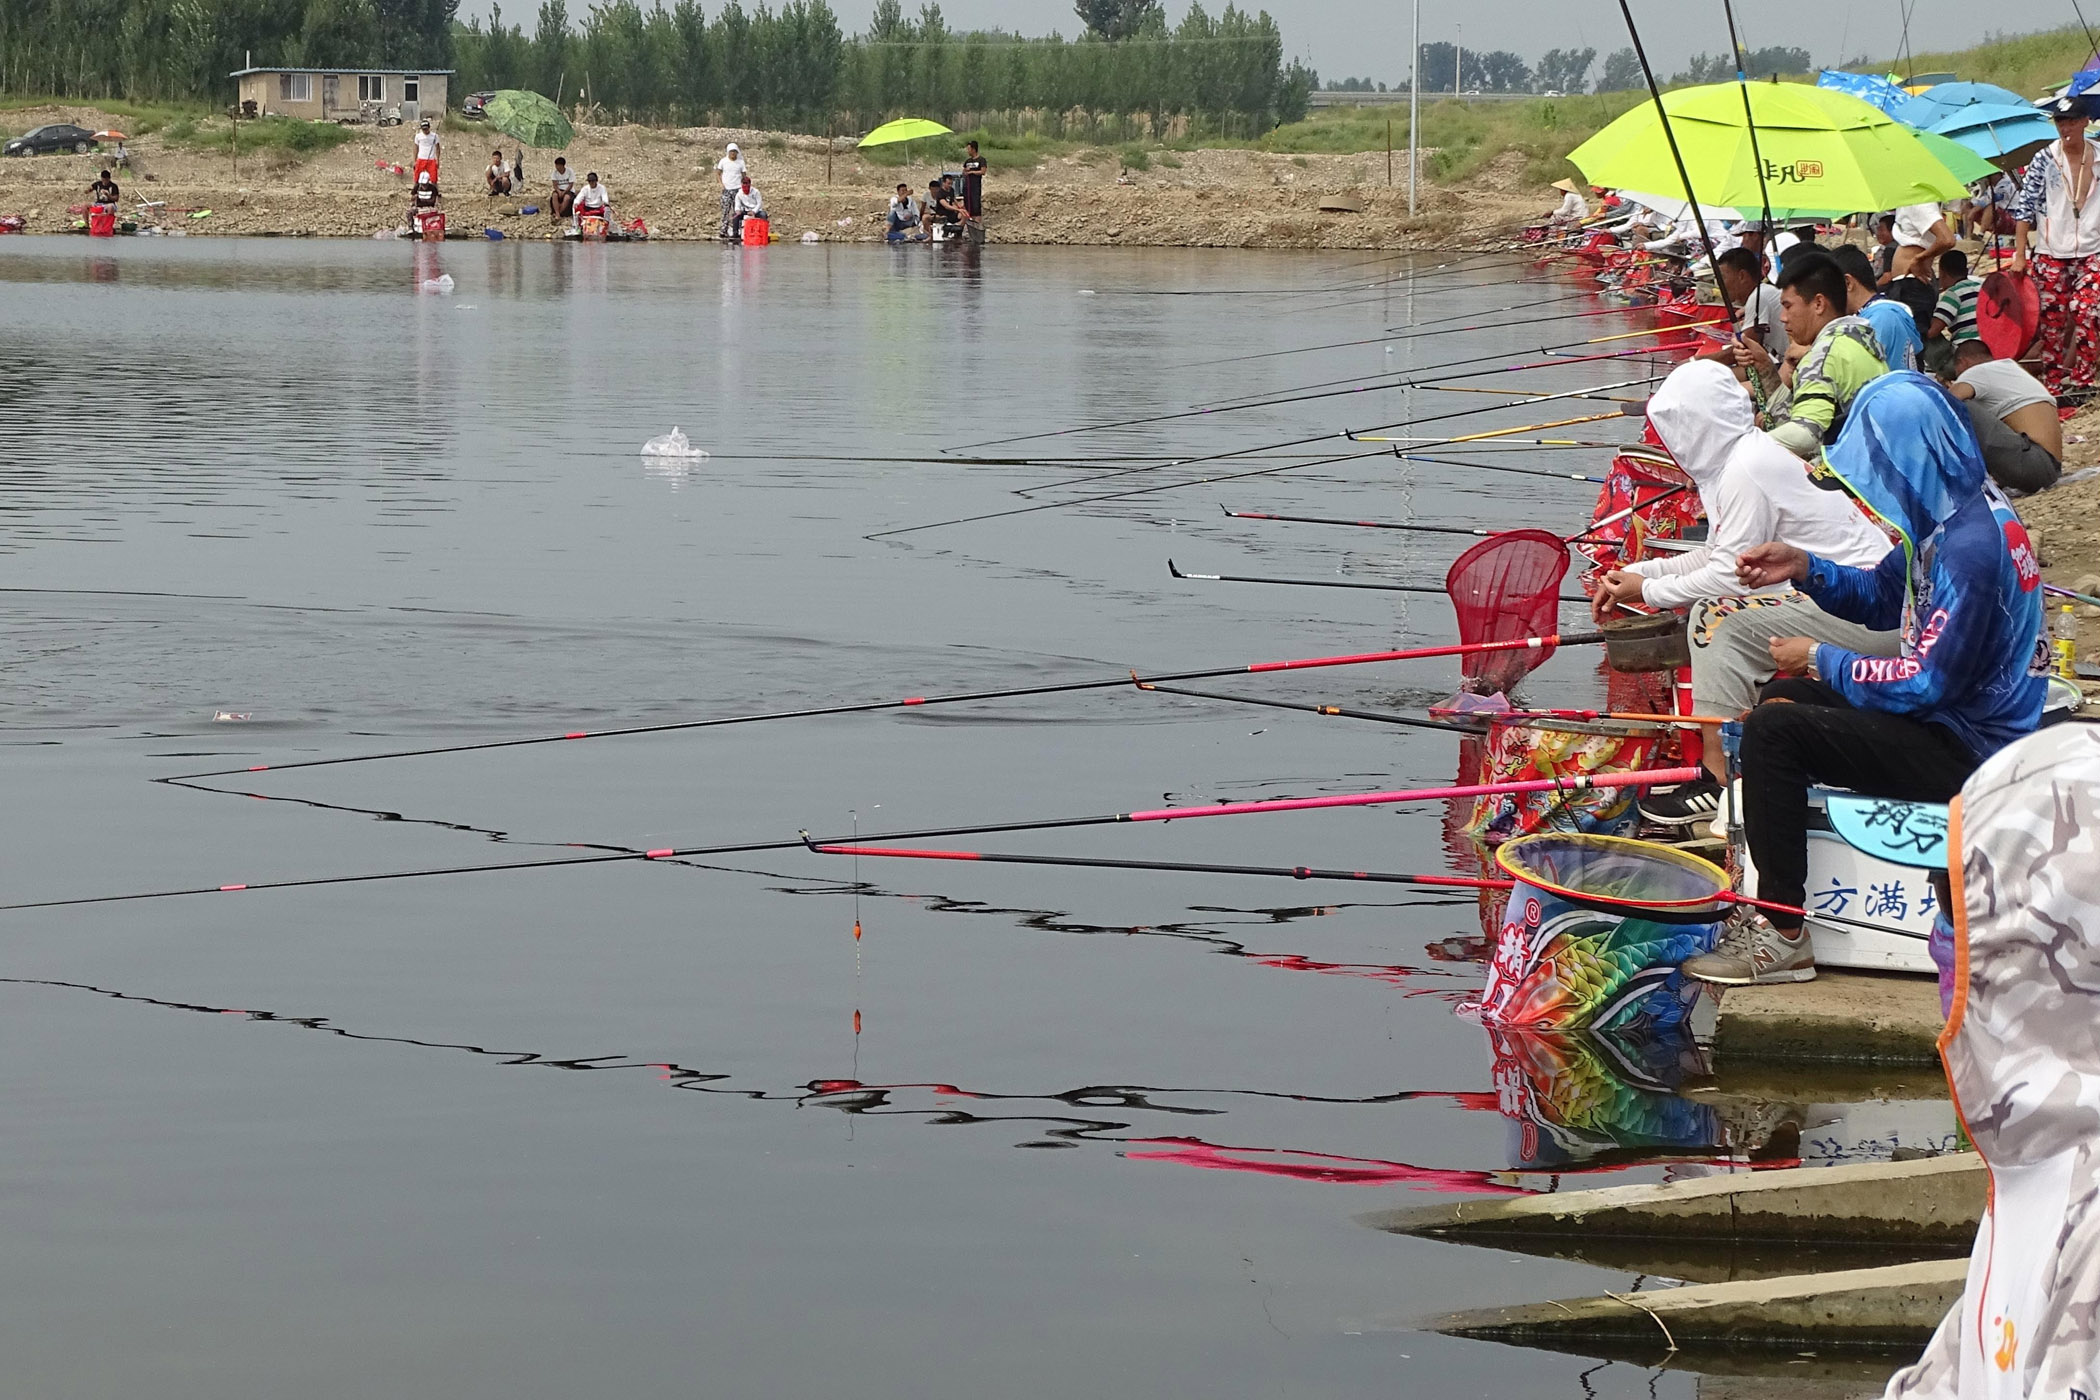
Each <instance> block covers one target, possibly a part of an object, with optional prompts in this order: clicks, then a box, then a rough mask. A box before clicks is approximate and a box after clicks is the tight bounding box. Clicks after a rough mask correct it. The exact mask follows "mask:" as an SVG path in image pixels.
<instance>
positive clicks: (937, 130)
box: [860, 117, 955, 146]
mask: <svg viewBox="0 0 2100 1400" xmlns="http://www.w3.org/2000/svg"><path fill="white" fill-rule="evenodd" d="M954 134H955V133H954V132H953V131H952V130H950V129H949V128H947V127H945V126H942V125H941V124H940V123H939V122H931V121H928V120H926V118H924V117H899V118H897V120H895V121H893V122H884V123H883V124H882V125H881V126H878V127H876V128H875V129H874V130H873V131H871V132H869V133H868V134H867V135H866V136H863V137H861V138H860V144H861V145H863V146H894V145H895V144H896V143H897V142H899V141H923V140H925V139H926V138H927V137H929V136H953V135H954Z"/></svg>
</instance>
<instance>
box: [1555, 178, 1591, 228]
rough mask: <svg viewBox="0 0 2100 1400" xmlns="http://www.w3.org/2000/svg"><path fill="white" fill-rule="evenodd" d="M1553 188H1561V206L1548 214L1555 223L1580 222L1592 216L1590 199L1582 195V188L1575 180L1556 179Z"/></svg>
mask: <svg viewBox="0 0 2100 1400" xmlns="http://www.w3.org/2000/svg"><path fill="white" fill-rule="evenodd" d="M1553 188H1555V189H1557V190H1561V191H1563V192H1564V193H1563V194H1562V195H1561V200H1560V208H1558V209H1556V210H1554V211H1553V213H1552V214H1551V215H1549V216H1548V218H1547V220H1546V221H1547V222H1548V223H1553V224H1579V223H1581V222H1582V221H1583V220H1584V219H1587V218H1588V217H1589V216H1590V204H1589V201H1588V200H1586V199H1584V198H1583V197H1582V188H1581V186H1579V185H1577V184H1576V183H1575V182H1574V181H1573V180H1555V181H1554V182H1553Z"/></svg>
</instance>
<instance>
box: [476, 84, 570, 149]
mask: <svg viewBox="0 0 2100 1400" xmlns="http://www.w3.org/2000/svg"><path fill="white" fill-rule="evenodd" d="M482 113H483V114H484V115H485V116H486V117H487V118H488V123H489V125H490V126H492V127H494V128H496V130H498V131H500V132H502V133H503V134H504V135H505V136H511V137H515V138H516V139H518V140H520V141H523V142H524V143H525V144H526V145H528V146H547V147H551V148H552V149H554V150H557V151H558V150H561V149H562V148H564V147H565V146H567V145H568V144H569V143H570V142H571V141H573V140H575V139H576V128H575V127H573V126H570V125H569V119H568V118H567V117H565V116H563V115H562V114H561V108H559V107H557V106H555V105H554V104H553V103H552V102H549V101H548V100H547V99H546V98H544V97H542V96H540V95H539V94H538V93H536V92H522V91H520V90H519V89H517V88H505V89H503V90H502V91H501V92H499V93H497V94H496V95H495V96H494V97H491V98H490V99H489V100H488V104H487V105H486V106H485V107H483V108H482Z"/></svg>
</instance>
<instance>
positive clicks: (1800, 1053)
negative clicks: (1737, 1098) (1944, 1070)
mask: <svg viewBox="0 0 2100 1400" xmlns="http://www.w3.org/2000/svg"><path fill="white" fill-rule="evenodd" d="M1943 1024H1944V1021H1943V1019H1942V1018H1941V1016H1940V991H1939V984H1938V983H1936V982H1934V981H1933V979H1931V978H1930V977H1912V976H1905V975H1902V974H1898V973H1875V972H1836V971H1830V972H1819V973H1817V974H1816V980H1815V981H1813V982H1794V983H1789V984H1786V985H1784V986H1772V987H1729V988H1727V989H1725V990H1724V991H1722V993H1721V996H1720V1006H1719V1009H1718V1011H1717V1012H1716V1013H1715V1021H1714V1029H1713V1053H1714V1063H1715V1066H1716V1067H1717V1068H1719V1067H1722V1066H1727V1065H1732V1064H1736V1063H1740V1062H1744V1061H1787V1062H1802V1061H1807V1062H1818V1063H1823V1062H1842V1063H1851V1064H1877V1065H1917V1066H1932V1065H1937V1064H1938V1063H1939V1034H1940V1027H1941V1026H1942V1025H1943Z"/></svg>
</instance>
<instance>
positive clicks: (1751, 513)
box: [1591, 360, 1898, 826]
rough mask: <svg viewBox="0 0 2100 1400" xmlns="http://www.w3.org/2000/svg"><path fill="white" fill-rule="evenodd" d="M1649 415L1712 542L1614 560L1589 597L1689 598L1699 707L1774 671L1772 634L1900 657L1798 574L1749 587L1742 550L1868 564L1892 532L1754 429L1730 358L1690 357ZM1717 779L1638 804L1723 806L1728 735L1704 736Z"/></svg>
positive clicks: (1745, 705)
mask: <svg viewBox="0 0 2100 1400" xmlns="http://www.w3.org/2000/svg"><path fill="white" fill-rule="evenodd" d="M1648 420H1649V421H1650V422H1651V423H1653V424H1654V425H1655V430H1656V432H1657V433H1658V434H1659V435H1660V436H1661V437H1662V440H1663V445H1664V446H1665V447H1667V448H1668V449H1669V450H1670V455H1671V456H1672V457H1674V458H1676V460H1677V464H1678V465H1679V466H1680V467H1682V468H1684V470H1685V473H1686V474H1687V475H1688V476H1690V477H1691V479H1692V481H1693V482H1694V483H1695V484H1696V485H1697V486H1698V488H1699V498H1700V500H1701V501H1702V502H1704V503H1705V506H1706V521H1707V534H1706V543H1705V544H1703V545H1700V546H1699V547H1697V548H1695V549H1692V550H1690V551H1689V552H1686V553H1682V554H1669V555H1664V556H1662V557H1660V558H1656V559H1644V560H1642V561H1640V562H1639V563H1635V564H1630V565H1628V566H1627V567H1626V568H1624V569H1614V570H1612V571H1611V572H1610V573H1607V574H1606V575H1605V576H1604V577H1603V579H1602V580H1600V581H1599V583H1598V587H1597V594H1596V597H1595V598H1594V599H1592V600H1591V608H1592V611H1593V612H1594V613H1595V614H1596V616H1597V617H1598V618H1599V619H1600V620H1601V619H1602V618H1603V617H1604V616H1605V615H1606V614H1607V613H1609V612H1610V611H1611V609H1612V608H1613V607H1614V606H1616V605H1619V604H1626V603H1641V604H1645V605H1646V606H1648V607H1650V608H1655V609H1658V610H1660V609H1664V608H1684V607H1689V608H1690V609H1691V641H1692V703H1693V707H1694V709H1696V710H1697V711H1698V712H1699V713H1700V714H1703V715H1729V716H1733V715H1739V714H1742V713H1743V712H1744V711H1746V710H1748V709H1749V708H1750V707H1751V706H1753V705H1755V704H1756V703H1757V691H1758V687H1759V686H1761V685H1763V684H1764V683H1765V682H1766V681H1769V680H1770V679H1772V676H1773V674H1774V669H1773V665H1772V655H1771V639H1772V638H1774V637H1813V638H1815V639H1816V640H1817V641H1823V642H1833V643H1836V644H1837V645H1839V646H1842V647H1844V648H1846V649H1847V650H1849V651H1855V652H1859V653H1861V654H1863V655H1867V656H1894V655H1895V654H1896V650H1897V643H1898V635H1897V634H1896V633H1894V632H1873V631H1869V630H1868V629H1867V628H1864V627H1861V626H1859V625H1858V624H1857V623H1852V622H1846V621H1843V620H1842V619H1839V618H1835V617H1832V616H1831V615H1830V614H1829V613H1826V612H1824V611H1823V610H1822V609H1821V608H1819V607H1817V606H1816V605H1815V604H1814V603H1812V602H1810V601H1809V599H1808V596H1807V595H1806V594H1803V593H1799V592H1796V591H1795V590H1794V589H1793V588H1792V587H1791V586H1790V585H1783V586H1780V587H1777V588H1766V589H1760V590H1758V591H1757V592H1755V593H1751V594H1749V595H1747V596H1746V595H1745V594H1744V591H1743V585H1742V583H1741V582H1740V581H1739V580H1738V579H1737V578H1736V571H1735V561H1736V556H1737V555H1738V554H1740V553H1741V552H1742V551H1744V550H1746V549H1749V548H1750V547H1751V546H1753V545H1759V544H1763V543H1764V542H1765V541H1766V540H1783V541H1785V542H1786V543H1788V544H1792V545H1797V546H1799V547H1800V548H1802V549H1805V550H1807V551H1808V552H1809V553H1811V554H1814V555H1817V556H1820V557H1821V558H1825V559H1830V560H1833V561H1836V562H1838V563H1841V564H1844V565H1846V566H1848V567H1852V568H1872V567H1873V566H1874V565H1876V564H1878V563H1880V562H1881V559H1882V557H1883V556H1884V555H1886V554H1887V553H1888V552H1889V537H1888V536H1887V535H1885V534H1883V533H1882V531H1881V530H1880V529H1879V528H1878V527H1877V526H1875V525H1874V523H1873V522H1872V521H1871V520H1869V519H1868V518H1867V515H1866V513H1865V512H1864V511H1862V510H1861V509H1860V508H1859V507H1858V506H1857V505H1855V504H1854V503H1853V501H1852V498H1851V497H1849V496H1847V495H1845V494H1844V493H1843V492H1841V491H1825V490H1823V489H1821V488H1820V487H1818V486H1817V485H1816V484H1815V483H1814V482H1813V481H1812V480H1810V478H1809V475H1808V471H1807V469H1806V468H1805V467H1804V466H1803V465H1802V462H1801V459H1800V458H1799V457H1796V456H1795V455H1794V454H1793V453H1791V452H1789V451H1788V450H1787V449H1786V448H1785V447H1783V446H1781V445H1780V444H1779V443H1778V442H1777V441H1776V440H1775V439H1773V438H1772V437H1771V436H1770V435H1769V434H1766V433H1763V432H1760V431H1759V430H1758V428H1757V417H1756V407H1755V405H1753V404H1752V403H1751V402H1750V395H1749V393H1748V392H1747V391H1746V390H1745V389H1744V388H1743V386H1742V384H1741V383H1740V382H1739V381H1738V380H1737V379H1736V377H1735V376H1734V374H1732V373H1731V372H1730V371H1729V370H1728V369H1727V368H1726V367H1725V366H1723V365H1721V364H1719V363H1716V362H1715V361H1712V360H1694V361H1692V362H1691V363H1690V364H1685V365H1680V366H1678V367H1677V369H1675V370H1673V371H1671V373H1670V377H1669V378H1667V379H1665V380H1664V381H1663V382H1662V387H1661V388H1659V389H1657V390H1656V392H1655V397H1654V398H1652V399H1650V400H1648ZM1706 762H1707V768H1708V770H1709V771H1710V772H1712V773H1713V775H1714V779H1715V780H1714V781H1705V782H1700V783H1687V784H1685V785H1683V786H1682V787H1678V788H1673V789H1670V790H1669V791H1668V792H1659V793H1654V794H1651V795H1650V796H1649V797H1647V798H1645V799H1644V800H1643V801H1642V803H1641V813H1642V815H1643V816H1647V817H1649V819H1650V820H1653V821H1658V822H1664V823H1667V824H1670V825H1679V826H1686V825H1690V824H1692V823H1693V822H1696V821H1699V820H1702V819H1706V818H1711V817H1712V816H1713V815H1714V814H1715V812H1716V811H1718V810H1719V807H1720V791H1721V788H1720V783H1719V781H1718V779H1719V778H1720V777H1721V776H1722V768H1721V746H1720V745H1719V744H1718V743H1709V744H1707V746H1706Z"/></svg>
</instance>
